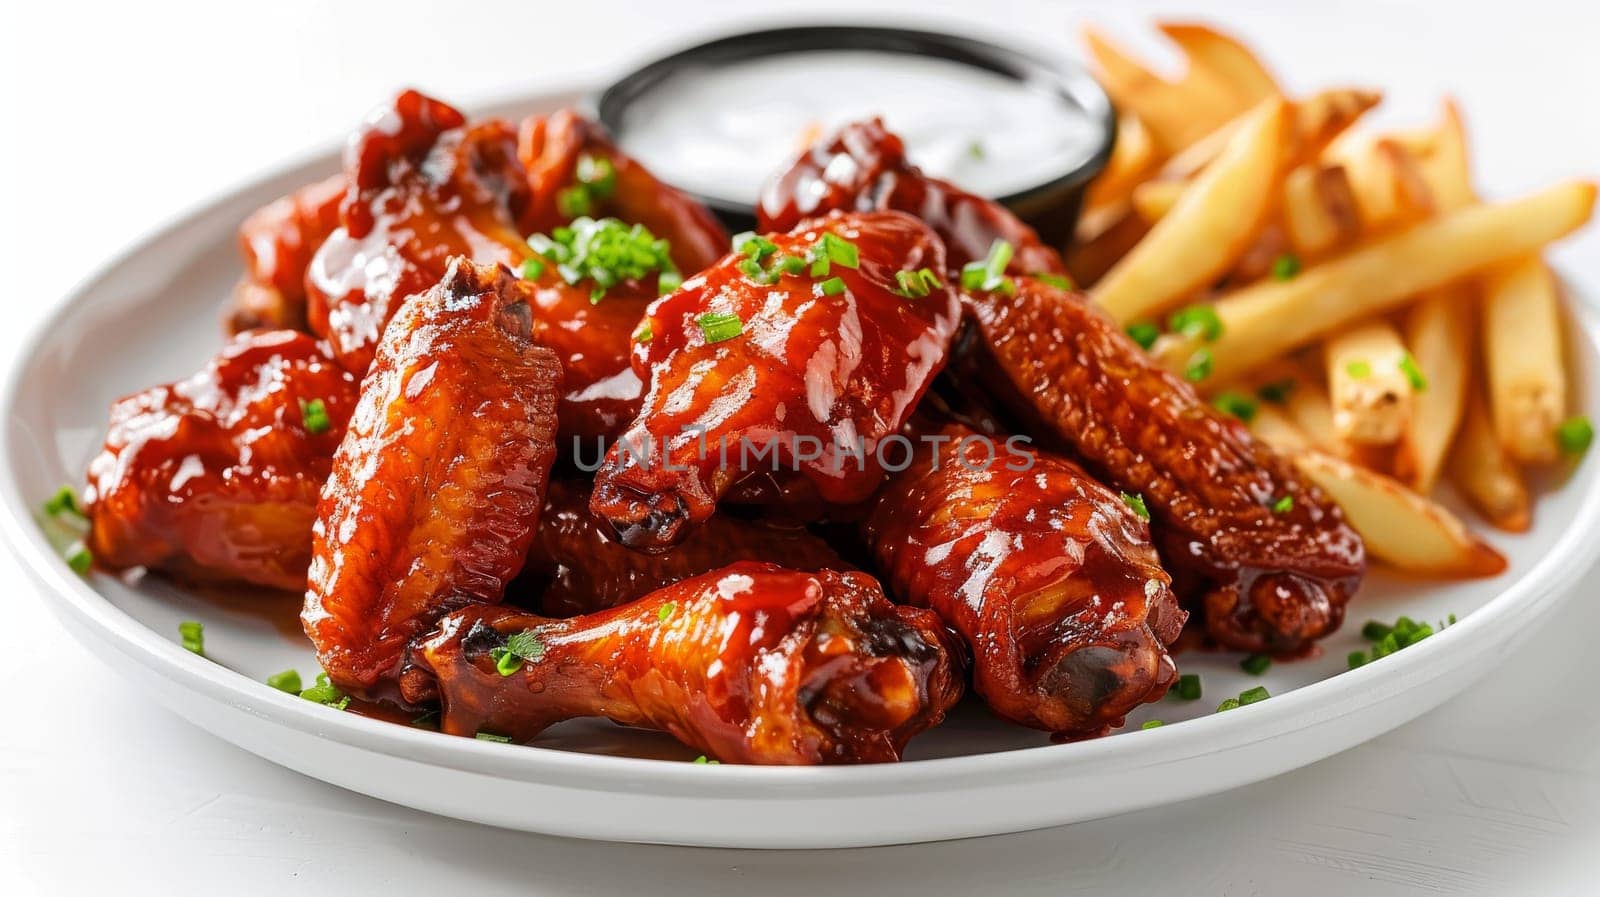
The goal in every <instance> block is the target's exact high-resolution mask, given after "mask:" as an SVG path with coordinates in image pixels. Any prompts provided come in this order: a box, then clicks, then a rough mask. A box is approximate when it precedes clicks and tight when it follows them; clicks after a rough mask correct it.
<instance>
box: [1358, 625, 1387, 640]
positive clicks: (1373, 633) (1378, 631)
mask: <svg viewBox="0 0 1600 897" xmlns="http://www.w3.org/2000/svg"><path fill="white" fill-rule="evenodd" d="M1393 631H1394V627H1392V626H1389V625H1387V624H1385V623H1379V622H1378V621H1377V620H1368V621H1367V622H1366V624H1365V625H1363V626H1362V627H1361V637H1362V638H1364V639H1366V640H1367V641H1369V642H1376V641H1379V640H1381V639H1382V638H1383V637H1384V636H1386V635H1388V634H1389V633H1390V632H1393Z"/></svg>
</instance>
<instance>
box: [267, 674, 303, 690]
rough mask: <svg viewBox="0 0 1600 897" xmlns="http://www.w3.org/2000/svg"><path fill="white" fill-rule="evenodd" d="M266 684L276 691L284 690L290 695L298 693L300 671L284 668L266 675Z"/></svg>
mask: <svg viewBox="0 0 1600 897" xmlns="http://www.w3.org/2000/svg"><path fill="white" fill-rule="evenodd" d="M267 684H268V685H270V686H272V687H273V688H276V689H277V690H278V691H286V692H288V693H289V694H291V695H298V694H299V693H300V672H299V671H298V670H284V671H283V672H281V673H273V674H272V675H270V676H268V677H267Z"/></svg>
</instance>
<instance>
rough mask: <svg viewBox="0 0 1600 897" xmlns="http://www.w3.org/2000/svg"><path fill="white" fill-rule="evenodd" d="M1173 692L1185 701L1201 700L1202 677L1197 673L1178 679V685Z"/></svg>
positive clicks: (1186, 674) (1187, 674) (1184, 675)
mask: <svg viewBox="0 0 1600 897" xmlns="http://www.w3.org/2000/svg"><path fill="white" fill-rule="evenodd" d="M1173 690H1174V691H1176V692H1177V693H1178V697H1180V698H1182V699H1184V700H1185V701H1198V700H1200V676H1199V675H1198V674H1196V673H1184V674H1183V675H1182V676H1179V677H1178V684H1177V686H1176V687H1175V688H1174V689H1173Z"/></svg>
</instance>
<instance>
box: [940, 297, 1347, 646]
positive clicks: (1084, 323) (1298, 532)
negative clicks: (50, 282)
mask: <svg viewBox="0 0 1600 897" xmlns="http://www.w3.org/2000/svg"><path fill="white" fill-rule="evenodd" d="M971 312H972V314H973V317H974V318H976V319H977V322H978V325H979V327H980V330H981V332H982V334H983V338H982V339H981V340H978V341H977V343H978V346H979V347H980V350H979V355H978V357H976V358H974V359H973V360H972V363H971V371H972V373H973V377H974V379H975V380H979V381H981V382H983V383H985V384H987V385H988V387H989V389H990V390H991V392H992V394H993V395H995V396H997V397H998V398H1000V400H1001V401H1003V402H1005V403H1006V404H1007V405H1009V406H1010V407H1011V408H1012V409H1013V410H1014V412H1015V413H1017V414H1019V415H1021V416H1024V417H1026V418H1027V419H1029V420H1031V421H1033V422H1034V423H1035V424H1036V425H1037V426H1038V429H1039V431H1040V432H1045V433H1049V434H1050V435H1051V436H1052V437H1054V439H1055V440H1058V441H1060V442H1062V443H1065V444H1067V445H1070V446H1071V447H1072V449H1073V451H1074V452H1075V453H1076V454H1077V456H1078V457H1080V458H1082V459H1083V461H1084V463H1085V464H1086V465H1088V466H1089V468H1090V469H1091V470H1094V471H1095V472H1097V473H1099V474H1100V475H1101V476H1103V477H1105V478H1106V480H1107V481H1108V482H1110V483H1112V484H1114V485H1115V486H1117V487H1118V488H1121V489H1125V490H1127V491H1129V492H1131V493H1135V494H1138V495H1141V496H1143V500H1144V501H1145V503H1146V504H1147V505H1148V506H1149V508H1150V513H1151V515H1152V518H1153V520H1154V521H1156V523H1157V524H1158V526H1157V527H1156V534H1157V538H1158V544H1159V545H1160V547H1161V549H1162V556H1163V557H1164V558H1165V559H1166V560H1167V561H1168V563H1169V564H1170V565H1171V566H1172V568H1173V570H1174V575H1175V576H1176V577H1177V578H1178V583H1179V586H1180V591H1181V592H1183V593H1185V594H1188V595H1192V596H1198V599H1199V605H1200V607H1201V608H1202V610H1203V613H1204V617H1205V622H1206V630H1207V632H1208V633H1209V634H1210V635H1211V636H1212V637H1213V638H1215V639H1216V640H1217V641H1218V642H1219V643H1221V644H1223V645H1225V646H1227V647H1230V648H1236V649H1238V650H1241V651H1257V652H1270V653H1274V654H1293V653H1296V652H1299V651H1303V650H1304V649H1306V648H1307V647H1309V645H1310V644H1311V642H1312V641H1314V640H1316V639H1319V638H1322V637H1323V636H1325V635H1328V634H1329V633H1331V632H1333V631H1334V630H1336V629H1338V628H1339V624H1340V623H1341V622H1342V621H1343V619H1344V607H1345V604H1346V602H1348V601H1349V598H1350V596H1351V595H1352V594H1354V592H1355V590H1356V587H1357V586H1358V585H1359V584H1360V581H1361V577H1362V574H1363V573H1364V572H1365V569H1366V556H1365V548H1364V546H1363V545H1362V542H1361V537H1360V536H1358V535H1357V534H1356V532H1355V531H1354V530H1353V529H1351V528H1350V527H1349V526H1348V525H1347V524H1346V523H1345V521H1344V515H1343V514H1342V513H1341V512H1340V510H1339V508H1338V506H1337V505H1334V504H1333V503H1332V502H1330V501H1329V500H1328V499H1327V498H1326V497H1325V496H1324V495H1323V494H1322V493H1321V491H1319V490H1318V489H1317V488H1316V487H1315V486H1312V485H1311V484H1310V483H1307V482H1306V481H1305V480H1303V479H1301V477H1300V476H1299V475H1298V474H1297V473H1296V472H1295V471H1294V469H1293V468H1292V467H1290V466H1289V464H1288V462H1287V461H1285V460H1284V459H1282V458H1280V457H1278V455H1277V454H1275V453H1274V452H1272V451H1271V450H1270V449H1268V448H1267V447H1266V446H1264V445H1262V444H1260V443H1258V442H1256V441H1255V439H1253V438H1252V437H1251V436H1250V432H1249V431H1248V430H1247V429H1245V427H1244V425H1243V424H1242V423H1240V422H1239V421H1238V420H1236V419H1233V418H1228V417H1224V416H1223V415H1221V414H1219V413H1217V412H1216V411H1214V410H1213V409H1212V408H1211V407H1210V406H1209V405H1208V404H1206V403H1205V402H1204V401H1202V400H1201V399H1200V397H1199V396H1198V395H1196V394H1195V391H1194V389H1193V388H1191V387H1190V386H1189V384H1187V383H1185V382H1183V381H1182V380H1179V379H1178V378H1177V377H1175V376H1173V375H1172V374H1170V373H1168V372H1167V371H1166V370H1164V369H1163V368H1161V367H1160V366H1159V365H1157V364H1156V363H1155V362H1153V361H1152V360H1151V359H1150V357H1149V356H1148V355H1146V354H1145V352H1144V351H1143V350H1142V349H1140V348H1139V347H1138V346H1137V345H1136V344H1135V343H1134V342H1133V341H1132V340H1131V339H1129V338H1128V337H1127V335H1126V334H1124V333H1123V332H1122V330H1121V329H1120V328H1118V327H1117V326H1116V325H1115V324H1114V323H1112V322H1111V320H1110V319H1109V318H1107V317H1106V316H1105V315H1104V314H1102V313H1101V312H1100V310H1099V309H1096V308H1094V307H1093V306H1092V305H1090V304H1089V302H1088V300H1087V299H1086V298H1084V297H1083V296H1082V295H1080V294H1075V293H1067V292H1065V291H1062V290H1059V289H1057V288H1055V287H1053V286H1051V285H1049V284H1046V283H1043V282H1042V281H1039V280H1035V279H1033V278H1018V279H1017V281H1016V290H1015V293H1014V294H1013V295H1010V296H999V295H995V294H992V293H977V294H974V295H973V297H972V303H971ZM1135 409H1138V410H1137V413H1135Z"/></svg>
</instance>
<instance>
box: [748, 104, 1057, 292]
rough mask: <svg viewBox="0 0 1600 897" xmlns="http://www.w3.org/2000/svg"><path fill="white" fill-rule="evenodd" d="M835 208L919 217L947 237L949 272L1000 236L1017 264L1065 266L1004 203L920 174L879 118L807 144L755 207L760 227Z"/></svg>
mask: <svg viewBox="0 0 1600 897" xmlns="http://www.w3.org/2000/svg"><path fill="white" fill-rule="evenodd" d="M835 209H841V210H854V211H857V212H871V211H881V210H886V209H897V210H899V211H902V212H909V213H910V214H912V215H916V216H917V217H918V218H921V219H922V220H923V221H924V222H926V223H927V224H928V226H929V227H931V228H933V229H934V231H935V232H937V233H938V234H939V238H940V239H941V240H943V241H944V245H945V251H946V252H947V253H948V260H949V263H950V267H951V269H952V270H958V269H960V268H961V266H962V265H965V264H966V263H968V262H970V261H973V260H975V259H981V258H983V257H984V256H985V255H986V254H987V253H988V252H989V246H990V244H992V243H993V242H994V241H995V239H997V238H998V239H1001V240H1005V241H1007V242H1008V243H1010V244H1011V246H1012V247H1013V248H1014V249H1015V250H1016V255H1015V257H1014V259H1013V264H1014V265H1015V266H1016V267H1017V269H1018V270H1021V271H1026V272H1028V273H1035V272H1040V271H1047V272H1057V273H1059V272H1060V271H1061V270H1063V269H1062V267H1061V259H1060V256H1058V255H1056V252H1055V250H1053V249H1051V248H1050V247H1048V246H1046V245H1044V243H1042V242H1040V240H1039V235H1038V234H1036V233H1034V230H1033V228H1031V227H1029V226H1028V225H1027V224H1025V223H1023V222H1022V221H1021V220H1019V219H1018V218H1017V217H1016V216H1015V215H1013V214H1011V213H1010V212H1009V211H1007V210H1006V208H1005V207H1004V206H1001V205H999V204H997V203H995V202H992V201H990V200H988V199H984V198H983V197H981V196H975V195H973V194H971V193H968V192H966V191H965V190H962V189H961V188H960V187H957V186H955V185H954V184H951V183H949V182H947V181H941V180H939V179H937V178H930V177H927V176H925V175H923V173H922V172H921V171H919V170H918V169H917V168H915V167H914V166H912V165H911V163H910V162H908V161H906V148H905V144H904V143H903V142H902V141H901V140H900V138H899V137H898V136H896V135H895V134H892V133H890V132H889V131H888V130H887V129H886V128H884V126H883V122H882V121H881V120H879V119H876V118H874V119H869V120H867V121H861V122H855V123H852V124H848V125H846V126H844V127H843V128H841V129H839V130H838V131H837V132H835V133H834V134H833V135H832V136H831V137H828V138H826V139H824V140H822V141H820V142H818V143H817V144H816V145H814V146H813V147H811V148H810V149H809V150H807V151H806V152H805V153H804V154H803V155H801V156H800V158H798V159H796V160H795V162H794V164H793V165H791V166H790V167H789V168H787V169H785V170H784V171H783V172H782V173H781V174H779V175H778V177H776V178H775V179H773V180H771V181H769V182H768V183H767V185H766V186H765V188H763V190H762V191H761V201H760V203H759V204H758V205H757V206H756V213H757V215H758V217H759V221H760V226H761V229H762V230H764V231H784V230H788V229H790V228H791V227H794V226H795V225H796V224H798V223H799V222H800V220H801V219H803V218H809V217H811V216H814V215H822V214H826V213H827V212H830V211H833V210H835Z"/></svg>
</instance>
